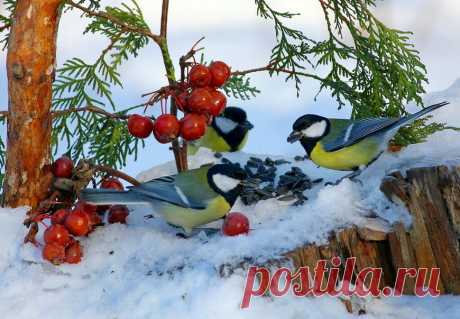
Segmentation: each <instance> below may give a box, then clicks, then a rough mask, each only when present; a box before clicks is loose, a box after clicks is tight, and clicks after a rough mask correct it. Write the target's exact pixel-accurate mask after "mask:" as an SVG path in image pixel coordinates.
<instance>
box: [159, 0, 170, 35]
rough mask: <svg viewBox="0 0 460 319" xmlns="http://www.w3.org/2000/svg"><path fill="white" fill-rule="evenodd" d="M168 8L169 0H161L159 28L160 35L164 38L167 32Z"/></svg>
mask: <svg viewBox="0 0 460 319" xmlns="http://www.w3.org/2000/svg"><path fill="white" fill-rule="evenodd" d="M168 9H169V0H163V4H162V7H161V29H160V37H162V38H164V39H166V34H167V32H168Z"/></svg>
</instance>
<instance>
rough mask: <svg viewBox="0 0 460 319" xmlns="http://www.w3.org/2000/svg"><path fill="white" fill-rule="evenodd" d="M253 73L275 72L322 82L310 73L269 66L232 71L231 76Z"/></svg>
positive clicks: (320, 78) (321, 79)
mask: <svg viewBox="0 0 460 319" xmlns="http://www.w3.org/2000/svg"><path fill="white" fill-rule="evenodd" d="M255 72H276V73H287V74H295V75H300V76H305V77H308V78H312V79H316V80H318V81H324V79H323V78H322V77H320V76H317V75H314V74H311V73H306V72H297V71H292V70H288V69H277V68H273V67H272V66H271V65H267V66H263V67H260V68H254V69H248V70H243V71H234V72H232V75H246V74H249V73H255Z"/></svg>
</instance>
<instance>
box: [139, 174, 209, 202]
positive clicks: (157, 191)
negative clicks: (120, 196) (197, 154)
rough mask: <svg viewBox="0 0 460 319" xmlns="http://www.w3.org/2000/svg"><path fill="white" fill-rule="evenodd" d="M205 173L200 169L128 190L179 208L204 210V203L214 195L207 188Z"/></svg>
mask: <svg viewBox="0 0 460 319" xmlns="http://www.w3.org/2000/svg"><path fill="white" fill-rule="evenodd" d="M206 172H207V169H206V170H203V169H202V168H200V169H198V170H190V171H187V172H183V173H180V174H178V175H172V176H164V177H160V178H157V179H154V180H151V181H149V182H145V183H142V184H141V185H139V186H133V187H130V190H131V191H132V192H137V193H140V194H143V195H145V196H148V197H150V198H152V199H155V200H159V201H164V202H167V203H170V204H173V205H177V206H180V207H184V208H191V209H205V208H206V201H207V200H209V199H210V198H211V197H212V196H215V195H216V193H214V192H213V191H212V190H211V189H210V188H209V187H208V186H207V177H206ZM203 175H204V176H203ZM202 177H205V178H202ZM210 191H211V192H210Z"/></svg>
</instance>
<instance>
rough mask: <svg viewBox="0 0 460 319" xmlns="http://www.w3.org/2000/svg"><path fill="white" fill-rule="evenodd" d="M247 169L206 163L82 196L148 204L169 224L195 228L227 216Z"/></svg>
mask: <svg viewBox="0 0 460 319" xmlns="http://www.w3.org/2000/svg"><path fill="white" fill-rule="evenodd" d="M245 178H246V172H245V171H244V170H243V169H241V168H240V167H239V166H236V165H234V164H216V165H205V166H202V167H200V168H198V169H192V170H188V171H184V172H181V173H179V174H177V175H172V176H164V177H160V178H157V179H154V180H151V181H148V182H145V183H142V184H141V185H139V186H132V187H129V190H127V191H117V190H112V189H93V188H87V189H85V190H83V191H82V192H81V194H80V198H81V199H82V200H84V201H86V202H88V203H90V204H93V205H112V204H125V205H126V204H147V205H150V206H151V207H152V208H153V210H154V212H156V213H158V214H160V215H161V216H162V217H163V218H164V219H165V220H166V221H167V222H168V223H170V224H172V225H174V226H178V227H182V228H183V229H184V231H185V232H186V233H187V234H190V233H191V231H192V229H193V228H195V227H197V226H200V225H204V224H207V223H210V222H212V221H215V220H218V219H220V218H222V217H224V216H225V215H226V214H227V213H228V212H229V210H230V209H231V207H232V206H233V204H234V203H235V201H236V199H237V198H238V196H239V195H240V193H241V191H242V185H241V182H242V181H243V180H244V179H245Z"/></svg>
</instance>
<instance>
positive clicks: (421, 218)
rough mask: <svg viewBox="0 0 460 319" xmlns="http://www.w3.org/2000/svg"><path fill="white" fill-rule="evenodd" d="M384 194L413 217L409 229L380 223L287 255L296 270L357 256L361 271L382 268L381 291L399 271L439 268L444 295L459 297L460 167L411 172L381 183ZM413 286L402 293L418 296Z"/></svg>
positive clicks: (412, 282) (335, 235)
mask: <svg viewBox="0 0 460 319" xmlns="http://www.w3.org/2000/svg"><path fill="white" fill-rule="evenodd" d="M380 190H381V191H382V192H383V193H384V194H385V195H386V196H387V197H388V198H389V199H390V200H391V201H393V202H395V203H398V204H401V205H404V206H405V207H407V210H408V212H409V214H410V215H411V218H412V225H411V226H410V227H409V228H408V229H406V228H405V227H404V225H403V224H402V223H396V224H394V225H391V227H387V226H389V225H387V226H385V222H384V221H383V220H380V219H378V218H376V219H374V220H373V223H371V227H369V228H358V227H352V228H349V229H344V230H341V231H338V232H336V233H333V234H331V236H330V240H329V242H328V243H327V244H325V245H316V244H314V243H313V244H309V245H307V246H304V247H300V248H297V249H295V250H294V251H291V252H289V253H288V254H286V256H287V257H288V258H290V259H291V260H292V262H293V265H294V267H295V268H299V267H302V266H309V267H310V269H313V267H314V266H315V265H316V263H317V261H318V260H320V259H330V258H331V257H333V256H338V257H341V258H347V257H356V271H358V272H359V271H360V270H361V269H363V268H365V267H381V268H382V270H383V274H384V276H383V278H382V281H381V283H380V285H381V287H384V286H390V287H394V283H395V278H396V273H397V269H398V268H422V267H423V268H428V270H429V271H430V270H431V269H432V268H440V277H441V278H440V282H439V286H438V288H439V289H440V291H441V293H442V294H460V248H459V238H460V167H446V166H438V167H425V168H413V169H410V170H408V171H407V173H406V175H405V177H404V176H403V174H402V173H400V172H396V173H393V174H391V175H389V176H387V177H385V178H384V179H383V181H382V183H381V187H380ZM372 224H374V225H372ZM375 224H377V225H384V226H383V227H375ZM428 273H429V272H428ZM426 281H428V278H427V279H426ZM414 286H415V279H414V278H407V280H406V284H405V286H404V290H403V294H408V295H410V294H414Z"/></svg>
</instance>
